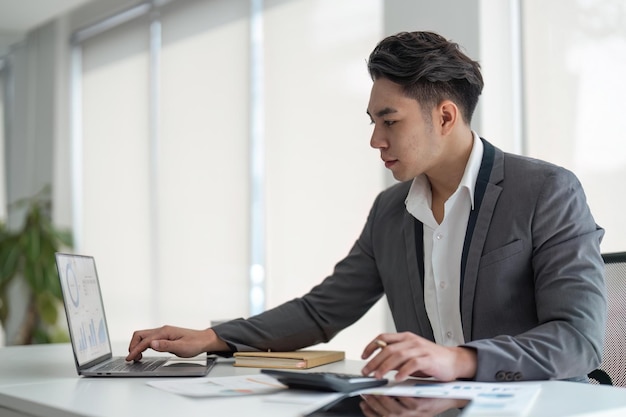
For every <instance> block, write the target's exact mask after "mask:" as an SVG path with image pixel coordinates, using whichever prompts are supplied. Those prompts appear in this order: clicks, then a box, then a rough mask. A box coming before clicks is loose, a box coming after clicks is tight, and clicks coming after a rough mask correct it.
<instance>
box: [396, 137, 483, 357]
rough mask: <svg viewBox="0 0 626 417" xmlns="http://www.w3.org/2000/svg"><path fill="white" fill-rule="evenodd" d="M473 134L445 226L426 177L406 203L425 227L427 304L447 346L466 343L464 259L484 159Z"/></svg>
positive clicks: (438, 334) (418, 180)
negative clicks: (436, 213)
mask: <svg viewBox="0 0 626 417" xmlns="http://www.w3.org/2000/svg"><path fill="white" fill-rule="evenodd" d="M472 134H473V136H474V144H473V146H472V152H471V154H470V157H469V160H468V161H467V165H466V166H465V172H464V173H463V178H462V179H461V182H460V183H459V186H458V188H457V189H456V191H455V192H454V193H453V194H452V195H451V196H450V198H449V199H448V200H446V202H445V203H444V217H443V220H442V222H441V224H438V223H437V221H436V220H435V217H434V216H433V212H432V193H431V189H430V183H429V182H428V178H426V176H425V175H423V174H422V175H420V176H418V177H416V178H415V179H414V180H413V184H411V188H410V189H409V194H408V195H407V198H406V200H405V204H406V209H407V211H408V212H409V213H411V215H413V217H415V218H416V219H417V220H419V221H420V222H422V223H423V224H424V304H425V306H426V312H427V313H428V319H429V320H430V324H431V326H432V329H433V333H434V335H435V342H436V343H438V344H440V345H445V346H458V345H461V344H463V343H465V341H464V338H463V328H462V325H461V311H460V306H459V300H460V291H461V288H460V285H461V256H462V252H463V243H464V241H465V231H466V229H467V222H468V219H469V215H470V212H471V210H472V209H473V208H474V188H475V185H476V178H477V177H478V171H479V169H480V164H481V161H482V157H483V144H482V142H481V140H480V138H479V137H478V135H477V134H476V133H475V132H472Z"/></svg>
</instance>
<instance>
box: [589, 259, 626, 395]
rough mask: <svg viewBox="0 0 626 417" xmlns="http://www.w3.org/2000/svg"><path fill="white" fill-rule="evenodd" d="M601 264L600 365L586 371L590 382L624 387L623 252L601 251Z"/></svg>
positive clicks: (625, 295) (625, 269) (625, 272)
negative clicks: (602, 321)
mask: <svg viewBox="0 0 626 417" xmlns="http://www.w3.org/2000/svg"><path fill="white" fill-rule="evenodd" d="M602 258H603V259H604V264H605V267H606V269H605V271H606V272H605V279H606V296H607V304H608V311H607V322H606V336H605V339H604V340H605V342H604V355H602V363H601V364H600V367H599V368H598V369H596V370H594V371H592V372H591V373H590V374H589V382H590V383H592V384H606V385H615V386H617V387H626V252H619V253H606V254H603V255H602Z"/></svg>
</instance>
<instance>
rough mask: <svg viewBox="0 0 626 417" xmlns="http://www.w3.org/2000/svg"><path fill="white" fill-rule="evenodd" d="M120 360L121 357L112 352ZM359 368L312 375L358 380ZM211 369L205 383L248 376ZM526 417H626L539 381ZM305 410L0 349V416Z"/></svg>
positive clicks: (605, 396) (602, 399) (618, 408)
mask: <svg viewBox="0 0 626 417" xmlns="http://www.w3.org/2000/svg"><path fill="white" fill-rule="evenodd" d="M116 353H117V354H119V355H122V354H123V352H121V351H119V352H116ZM362 366H363V362H361V361H344V362H338V363H335V364H331V365H326V366H323V367H319V368H316V370H318V369H319V370H333V371H337V372H350V373H358V372H359V371H360V369H361V367H362ZM256 372H258V370H256V369H253V368H235V367H233V366H232V364H231V363H218V364H217V365H216V366H215V367H214V368H213V370H212V371H211V373H210V376H228V375H245V374H250V373H256ZM541 384H542V391H541V394H540V396H539V398H538V399H537V401H536V403H535V405H534V406H533V409H532V411H531V413H529V415H530V416H533V417H559V416H579V417H582V416H585V417H589V416H594V417H595V416H602V417H604V416H615V417H618V416H619V417H623V416H625V415H626V389H623V388H614V387H607V386H595V385H587V384H581V383H573V382H558V381H547V382H542V383H541ZM306 408H307V407H303V406H301V405H300V406H299V405H295V404H283V403H270V402H267V401H266V399H264V396H250V397H236V398H202V399H193V398H186V397H183V396H179V395H175V394H170V393H166V392H163V391H160V390H158V389H156V388H153V387H150V386H148V385H146V379H142V378H111V379H109V378H82V377H78V376H77V375H76V371H75V368H74V362H73V357H72V352H71V349H70V347H69V345H66V344H60V345H37V346H16V347H6V348H1V349H0V416H3V417H4V416H11V417H14V416H46V417H54V416H94V417H103V416H116V417H126V416H128V417H130V416H132V417H136V416H151V417H159V416H166V417H172V416H179V415H203V416H209V415H211V416H247V415H254V416H255V417H266V416H267V417H294V416H298V415H300V414H301V412H302V411H303V410H304V409H306Z"/></svg>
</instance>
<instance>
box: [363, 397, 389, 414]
mask: <svg viewBox="0 0 626 417" xmlns="http://www.w3.org/2000/svg"><path fill="white" fill-rule="evenodd" d="M361 397H362V398H363V400H364V401H363V402H361V410H363V414H365V415H366V416H373V417H380V416H384V415H386V414H387V410H385V408H384V407H382V406H381V404H380V402H378V401H377V399H376V396H373V395H362V396H361ZM364 409H365V410H367V411H368V412H367V413H366V412H365V410H364Z"/></svg>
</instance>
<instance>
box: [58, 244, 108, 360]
mask: <svg viewBox="0 0 626 417" xmlns="http://www.w3.org/2000/svg"><path fill="white" fill-rule="evenodd" d="M56 261H57V268H58V271H59V279H60V282H61V289H62V291H63V300H64V304H65V313H66V315H67V323H68V326H69V331H70V338H71V340H72V347H73V349H74V354H75V355H76V361H77V362H78V365H79V366H82V365H84V364H86V363H89V362H91V361H93V360H95V359H97V358H99V357H102V356H104V355H107V354H109V355H110V354H111V344H110V342H109V332H108V331H107V327H106V319H105V316H104V307H103V304H102V296H101V294H100V284H99V283H98V275H97V272H96V263H95V261H94V258H93V257H91V256H82V255H68V254H61V253H57V254H56Z"/></svg>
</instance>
